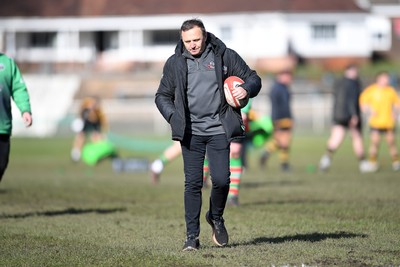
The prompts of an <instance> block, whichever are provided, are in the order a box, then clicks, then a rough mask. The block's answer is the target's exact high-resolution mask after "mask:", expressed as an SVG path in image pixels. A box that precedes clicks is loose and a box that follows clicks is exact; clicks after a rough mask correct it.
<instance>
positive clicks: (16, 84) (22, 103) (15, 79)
mask: <svg viewBox="0 0 400 267" xmlns="http://www.w3.org/2000/svg"><path fill="white" fill-rule="evenodd" d="M10 63H11V64H10V65H11V72H12V73H11V77H12V81H11V87H12V90H11V97H12V98H13V100H14V102H15V104H16V105H17V107H18V109H19V111H20V112H21V114H22V113H24V112H29V113H31V105H30V101H29V94H28V90H27V89H26V85H25V81H24V79H23V78H22V75H21V72H20V71H19V69H18V66H17V65H16V64H15V62H14V61H13V60H11V62H10Z"/></svg>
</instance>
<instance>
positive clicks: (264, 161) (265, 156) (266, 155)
mask: <svg viewBox="0 0 400 267" xmlns="http://www.w3.org/2000/svg"><path fill="white" fill-rule="evenodd" d="M268 158H269V152H268V151H264V152H263V153H262V154H261V157H260V168H261V169H263V168H264V167H265V165H266V164H267V160H268Z"/></svg>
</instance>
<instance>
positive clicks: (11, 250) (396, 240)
mask: <svg viewBox="0 0 400 267" xmlns="http://www.w3.org/2000/svg"><path fill="white" fill-rule="evenodd" d="M325 141H326V138H325V136H313V137H305V136H296V137H295V139H294V143H293V149H292V162H293V171H292V172H291V173H288V174H285V173H281V172H280V171H279V168H278V164H277V157H276V156H274V157H273V158H272V159H271V161H270V162H269V165H268V168H267V169H266V170H260V169H259V168H258V165H257V153H258V151H254V150H253V151H250V154H249V157H250V167H249V168H248V169H247V170H246V172H245V174H244V176H243V180H242V185H241V192H240V194H241V195H240V201H241V206H239V207H227V209H226V212H225V216H224V217H225V220H226V226H227V229H228V231H229V234H230V245H229V246H228V247H226V248H217V247H215V246H214V245H213V243H212V241H211V228H210V227H209V226H208V225H207V223H206V221H205V219H204V217H203V216H204V214H205V211H206V209H207V208H208V196H209V189H205V190H204V194H203V198H204V202H203V204H204V205H203V212H202V220H201V226H202V228H201V235H200V241H201V246H202V247H201V249H200V250H199V251H197V252H181V249H182V246H183V241H184V238H185V232H184V230H185V225H184V217H183V174H182V164H181V159H179V160H177V161H175V162H173V163H171V164H170V165H169V166H168V167H167V168H166V170H165V173H164V175H163V176H162V180H161V183H160V184H159V185H158V186H153V185H151V183H150V179H149V174H148V173H114V172H113V171H112V168H111V163H110V162H109V161H105V162H102V163H101V164H99V165H98V166H95V167H89V166H85V165H84V164H73V163H71V162H70V160H69V149H70V144H71V140H70V139H66V138H64V139H61V138H60V139H20V138H15V139H13V141H12V152H11V161H10V164H9V168H8V170H7V173H6V175H5V177H4V179H3V181H2V183H1V184H0V266H302V265H306V266H400V209H399V207H400V197H399V196H400V192H399V191H400V175H399V174H398V173H394V172H392V170H391V168H390V160H389V157H388V155H387V152H386V147H385V146H383V147H382V151H381V154H380V160H381V164H382V168H381V170H380V171H379V172H378V173H376V174H366V175H360V174H359V173H358V170H357V162H356V159H355V157H354V155H353V154H352V152H351V145H350V142H349V141H348V140H347V141H346V143H345V144H343V146H342V147H341V149H340V150H339V151H338V153H337V154H336V157H335V159H334V165H333V166H332V168H331V171H330V172H329V173H326V174H321V173H318V172H314V168H315V165H316V163H317V162H318V159H319V157H320V155H321V153H322V151H323V148H324V144H325ZM121 153H122V154H123V155H124V156H125V157H128V156H132V157H134V156H139V157H146V158H148V159H152V158H154V157H155V156H156V155H157V153H155V152H154V153H143V152H135V153H134V152H132V151H124V150H122V151H121Z"/></svg>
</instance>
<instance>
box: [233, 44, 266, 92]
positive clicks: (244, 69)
mask: <svg viewBox="0 0 400 267" xmlns="http://www.w3.org/2000/svg"><path fill="white" fill-rule="evenodd" d="M225 53H226V54H227V55H228V58H229V61H230V66H231V70H230V71H231V75H235V76H238V77H240V78H241V79H242V80H244V84H242V87H243V88H244V89H246V91H247V92H248V93H249V96H250V97H251V98H252V97H255V96H257V95H258V93H259V92H260V90H261V86H262V85H261V78H260V77H259V76H258V74H257V72H256V71H255V70H252V69H251V68H250V67H249V66H248V65H247V64H246V62H245V61H244V60H243V59H242V57H241V56H240V55H239V54H238V53H236V52H235V51H234V50H232V49H229V48H227V50H226V52H225Z"/></svg>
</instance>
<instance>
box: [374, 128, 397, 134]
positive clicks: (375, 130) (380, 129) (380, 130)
mask: <svg viewBox="0 0 400 267" xmlns="http://www.w3.org/2000/svg"><path fill="white" fill-rule="evenodd" d="M369 130H370V131H371V132H378V133H379V134H385V133H387V132H388V131H394V129H393V128H373V127H371V128H370V129H369Z"/></svg>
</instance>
